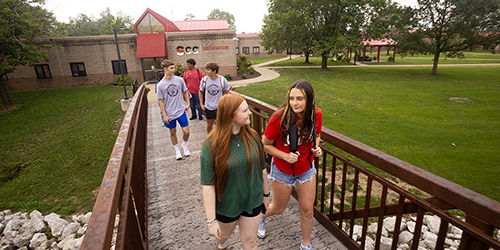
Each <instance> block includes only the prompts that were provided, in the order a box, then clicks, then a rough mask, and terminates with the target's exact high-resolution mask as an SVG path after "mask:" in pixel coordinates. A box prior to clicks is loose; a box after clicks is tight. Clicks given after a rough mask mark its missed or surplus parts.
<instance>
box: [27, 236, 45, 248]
mask: <svg viewBox="0 0 500 250" xmlns="http://www.w3.org/2000/svg"><path fill="white" fill-rule="evenodd" d="M29 246H30V248H31V249H34V248H37V247H40V246H45V247H46V246H47V236H46V235H45V234H44V233H36V234H35V235H33V238H32V239H31V241H30V245H29Z"/></svg>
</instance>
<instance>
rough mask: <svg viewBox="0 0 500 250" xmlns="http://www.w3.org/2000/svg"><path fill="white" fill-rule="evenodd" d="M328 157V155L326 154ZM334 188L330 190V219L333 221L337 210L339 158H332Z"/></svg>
mask: <svg viewBox="0 0 500 250" xmlns="http://www.w3.org/2000/svg"><path fill="white" fill-rule="evenodd" d="M325 155H326V154H325ZM332 158H333V159H332V187H331V188H330V214H329V218H330V220H331V221H333V210H334V209H335V203H334V201H335V198H334V197H335V177H336V174H335V170H336V169H337V158H335V157H334V156H333V157H332Z"/></svg>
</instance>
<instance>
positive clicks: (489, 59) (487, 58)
mask: <svg viewBox="0 0 500 250" xmlns="http://www.w3.org/2000/svg"><path fill="white" fill-rule="evenodd" d="M389 54H390V55H387V54H386V52H383V53H380V61H379V62H377V60H376V58H375V60H372V61H371V62H368V61H367V62H365V63H366V64H367V65H422V64H424V65H432V63H433V59H434V57H433V56H432V55H414V56H406V57H403V58H401V56H400V55H398V54H396V59H395V62H388V58H389V57H392V55H393V54H392V53H389ZM464 55H465V58H464V59H458V58H446V59H445V56H444V54H443V55H441V57H440V58H439V64H484V63H500V54H491V53H480V52H464ZM366 56H369V57H370V58H372V59H373V57H376V56H377V52H376V50H375V52H373V53H369V51H367V53H366ZM304 61H305V57H297V58H294V59H292V60H285V61H282V62H277V63H273V64H272V65H270V66H273V67H278V66H321V57H317V56H315V57H310V58H309V62H310V63H309V64H304ZM353 63H354V62H353V61H352V60H351V62H350V63H345V62H337V61H332V60H328V66H351V65H352V66H354V65H353ZM357 63H359V62H357ZM438 71H439V66H438Z"/></svg>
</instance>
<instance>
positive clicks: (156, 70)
mask: <svg viewBox="0 0 500 250" xmlns="http://www.w3.org/2000/svg"><path fill="white" fill-rule="evenodd" d="M162 60H163V59H162V58H158V57H154V58H142V74H143V76H144V81H147V82H148V83H157V82H158V79H159V75H160V73H162V72H163V69H162V68H161V61H162Z"/></svg>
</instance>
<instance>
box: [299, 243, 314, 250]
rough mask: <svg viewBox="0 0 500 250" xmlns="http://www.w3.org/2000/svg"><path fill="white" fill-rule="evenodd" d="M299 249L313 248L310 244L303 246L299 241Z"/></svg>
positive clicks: (307, 249)
mask: <svg viewBox="0 0 500 250" xmlns="http://www.w3.org/2000/svg"><path fill="white" fill-rule="evenodd" d="M300 250H314V248H312V246H311V244H309V245H307V246H304V245H302V242H300Z"/></svg>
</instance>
